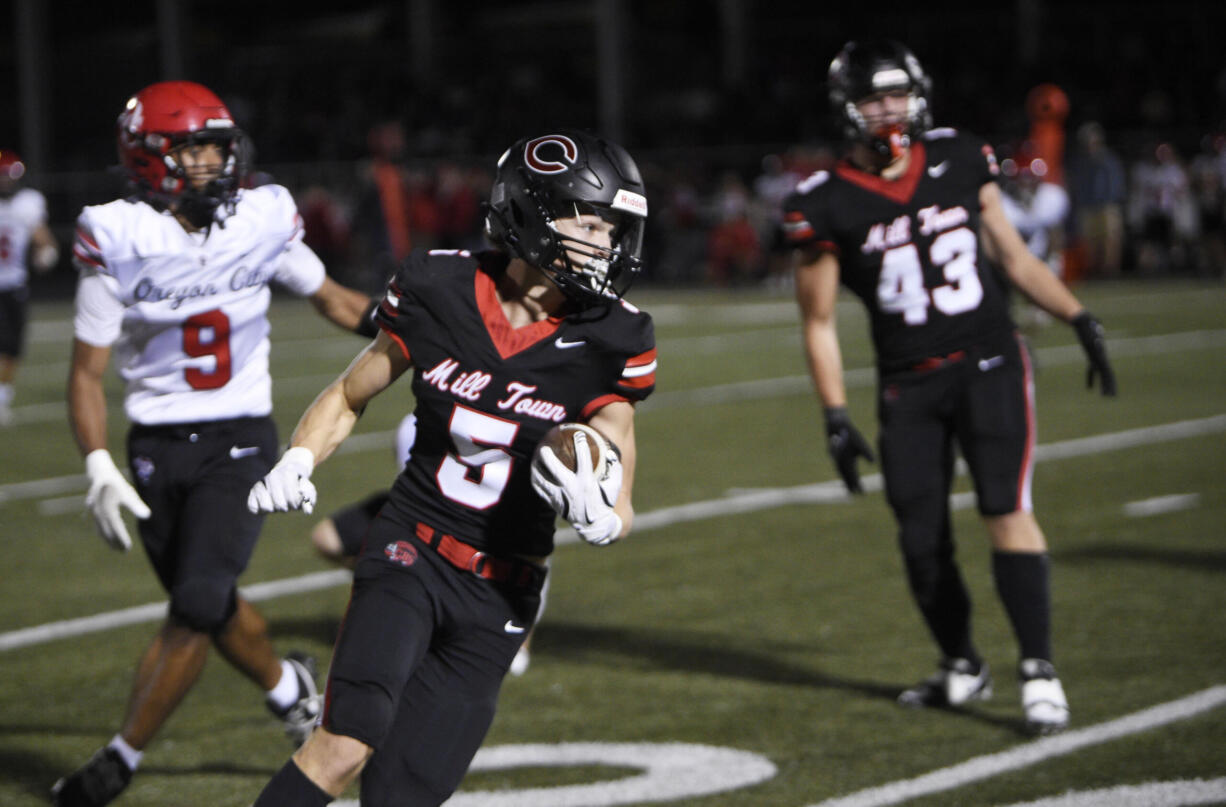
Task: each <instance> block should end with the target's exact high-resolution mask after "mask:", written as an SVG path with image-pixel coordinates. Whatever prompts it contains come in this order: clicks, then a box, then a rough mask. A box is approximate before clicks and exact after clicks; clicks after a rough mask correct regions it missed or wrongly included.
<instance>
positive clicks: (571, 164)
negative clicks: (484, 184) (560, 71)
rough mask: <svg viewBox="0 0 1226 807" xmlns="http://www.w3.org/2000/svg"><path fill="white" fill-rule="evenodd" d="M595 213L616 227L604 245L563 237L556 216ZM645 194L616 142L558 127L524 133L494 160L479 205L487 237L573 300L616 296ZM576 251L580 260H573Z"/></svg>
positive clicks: (628, 272) (630, 264)
mask: <svg viewBox="0 0 1226 807" xmlns="http://www.w3.org/2000/svg"><path fill="white" fill-rule="evenodd" d="M585 213H595V214H596V215H598V216H600V217H601V218H602V219H604V220H605V221H608V222H611V223H612V224H614V225H615V227H614V230H613V233H612V238H611V244H612V247H611V249H605V248H602V247H600V246H597V245H596V244H592V243H588V242H587V241H582V240H579V239H576V238H571V237H567V236H564V235H562V234H561V233H560V232H558V230H557V228H556V227H555V226H554V221H555V220H557V219H563V218H570V217H573V216H577V215H580V214H585ZM646 221H647V197H646V196H645V195H644V188H643V178H642V176H640V175H639V169H638V166H636V165H635V164H634V160H633V159H631V157H630V155H629V154H627V153H626V150H625V149H623V148H622V147H621V146H619V145H617V144H616V143H611V142H609V141H608V140H605V139H604V138H601V137H598V136H596V135H593V134H588V133H587V132H580V131H575V130H569V129H564V130H558V131H557V132H555V133H553V134H546V135H542V136H540V137H529V138H524V139H522V140H520V141H519V142H517V143H516V144H515V145H513V146H511V148H509V149H507V151H506V152H505V153H504V154H503V155H502V157H500V158H499V160H498V172H497V175H496V176H495V178H494V187H493V188H492V189H491V191H490V200H489V203H488V204H487V205H486V216H485V231H486V235H487V236H488V237H489V239H490V241H492V242H493V243H494V244H497V245H499V246H501V247H505V248H506V249H508V250H509V251H511V252H513V253H514V254H515V255H518V256H519V257H521V258H523V259H524V260H525V261H527V262H528V263H530V264H532V265H533V266H535V267H537V268H539V269H540V270H541V271H542V272H544V273H545V274H546V275H547V276H548V277H549V278H550V280H552V281H553V282H554V283H555V284H557V286H558V288H559V289H561V290H562V292H563V293H565V294H566V296H567V297H569V298H570V299H571V300H572V301H574V302H576V303H579V304H580V305H591V304H594V303H608V302H610V301H612V300H617V299H620V298H621V296H622V295H623V294H625V293H626V290H627V289H628V288H629V287H630V284H631V283H632V282H633V281H634V278H635V276H636V275H637V274H638V273H639V271H640V270H641V267H642V262H641V260H640V259H639V252H640V250H641V249H642V246H643V229H644V225H645V224H646ZM572 254H578V255H582V256H583V258H584V260H583V263H582V264H576V262H575V261H574V260H572Z"/></svg>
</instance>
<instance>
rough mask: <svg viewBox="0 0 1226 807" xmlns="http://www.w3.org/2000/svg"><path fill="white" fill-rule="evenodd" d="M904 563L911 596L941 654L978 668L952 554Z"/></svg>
mask: <svg viewBox="0 0 1226 807" xmlns="http://www.w3.org/2000/svg"><path fill="white" fill-rule="evenodd" d="M905 561H906V566H907V578H908V582H910V584H911V594H912V596H913V597H914V598H915V603H916V605H918V606H919V609H920V613H921V614H922V615H923V617H924V621H925V622H926V623H928V630H929V631H931V632H932V638H934V639H935V640H936V642H937V645H938V646H939V647H940V648H941V653H942V654H943V655H944V656H946V657H947V658H964V659H967V660H968V661H970V662H971V664H972V665H974V666H975V668H976V669H978V667H979V665H980V664H981V663H982V659H981V658H980V657H979V653H978V652H976V650H975V646H974V644H973V643H972V642H971V598H970V595H969V594H968V593H967V590H966V584H965V583H963V582H962V575H961V573H960V572H959V571H958V566H957V564H955V563H954V561H953V556H952V553H951V552H950V553H942V554H938V555H908V556H907V557H906V558H905Z"/></svg>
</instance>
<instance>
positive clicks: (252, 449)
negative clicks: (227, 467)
mask: <svg viewBox="0 0 1226 807" xmlns="http://www.w3.org/2000/svg"><path fill="white" fill-rule="evenodd" d="M259 453H260V447H259V446H242V447H241V448H240V447H239V446H230V459H232V460H241V459H242V458H243V457H250V456H251V455H252V454H259Z"/></svg>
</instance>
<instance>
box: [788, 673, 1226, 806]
mask: <svg viewBox="0 0 1226 807" xmlns="http://www.w3.org/2000/svg"><path fill="white" fill-rule="evenodd" d="M1223 704H1226V686H1215V687H1210V688H1209V689H1204V690H1201V691H1200V692H1197V693H1195V694H1193V695H1188V696H1187V697H1185V698H1180V699H1179V700H1174V701H1170V702H1169V703H1163V704H1160V705H1158V706H1154V707H1151V708H1149V709H1142V710H1141V711H1139V712H1133V713H1132V714H1130V715H1125V716H1124V717H1121V718H1117V719H1115V720H1109V721H1107V722H1106V723H1099V724H1097V725H1094V726H1089V727H1087V728H1084V729H1077V730H1075V731H1067V732H1065V733H1063V734H1058V735H1056V736H1054V737H1044V738H1043V739H1041V740H1035V741H1034V742H1029V743H1026V744H1024V745H1020V746H1016V747H1014V748H1010V749H1008V750H1007V751H1000V752H998V753H995V754H986V755H984V756H981V757H974V758H973V759H968V760H967V761H966V762H962V763H959V764H957V765H953V766H950V767H948V768H941V769H939V770H935V771H932V772H931V773H926V774H924V775H923V776H917V777H915V778H914V779H902V780H899V781H897V782H891V783H889V784H886V785H879V786H877V787H870V788H868V789H866V790H861V791H859V792H857V793H852V794H851V795H848V796H840V797H839V798H836V799H827V800H826V801H823V802H820V803H818V804H815V805H812V807H888V805H892V804H901V803H902V802H905V801H907V800H909V799H917V798H920V797H922V796H930V795H932V794H933V793H942V792H944V791H946V790H953V789H954V788H957V787H961V786H963V785H966V784H970V783H971V782H979V781H982V780H984V779H989V778H991V777H993V776H999V775H1000V774H1002V773H1007V772H1009V771H1016V770H1019V769H1021V768H1026V767H1029V766H1031V765H1036V764H1038V763H1040V762H1043V761H1045V760H1048V759H1052V758H1054V757H1060V756H1064V755H1066V754H1071V753H1073V752H1074V751H1080V750H1081V749H1083V748H1087V747H1089V746H1092V745H1100V744H1102V743H1106V742H1111V741H1112V740H1118V739H1120V738H1121V737H1127V736H1128V735H1130V734H1139V733H1141V732H1143V731H1150V730H1151V729H1155V728H1158V727H1159V726H1165V725H1167V724H1168V723H1175V722H1177V721H1180V720H1187V719H1189V718H1192V717H1196V716H1197V715H1200V714H1203V713H1205V712H1208V711H1210V710H1211V709H1217V708H1218V707H1220V706H1222V705H1223Z"/></svg>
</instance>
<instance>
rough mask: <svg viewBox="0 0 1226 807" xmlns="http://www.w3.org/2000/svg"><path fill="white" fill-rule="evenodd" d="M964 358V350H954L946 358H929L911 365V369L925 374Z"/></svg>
mask: <svg viewBox="0 0 1226 807" xmlns="http://www.w3.org/2000/svg"><path fill="white" fill-rule="evenodd" d="M965 358H966V351H965V350H955V351H954V352H953V353H950V354H948V355H946V356H929V357H928V358H926V359H923V360H922V361H920V362H918V363H916V364H913V365H911V369H912V370H916V371H918V372H921V373H926V372H928V371H929V370H939V369H940V368H942V367H944V366H945V365H947V364H953V363H954V362H956V361H962V360H963V359H965Z"/></svg>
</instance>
